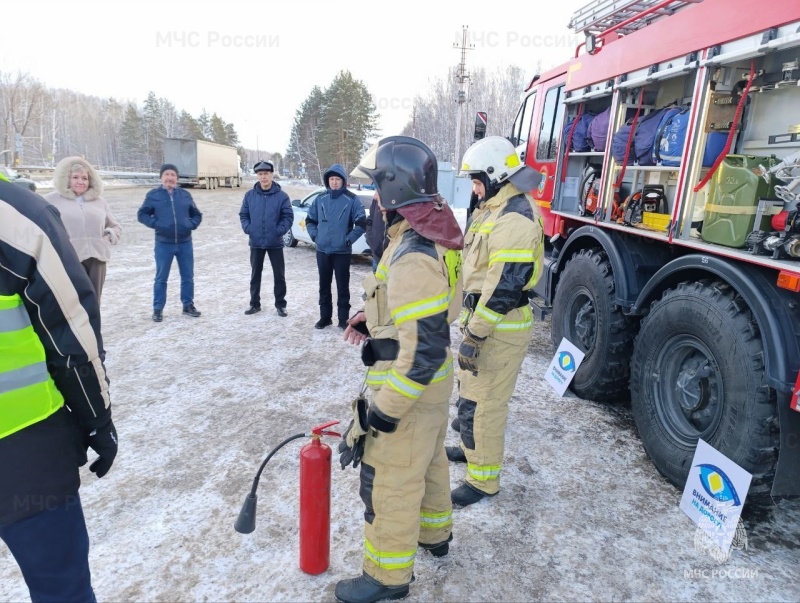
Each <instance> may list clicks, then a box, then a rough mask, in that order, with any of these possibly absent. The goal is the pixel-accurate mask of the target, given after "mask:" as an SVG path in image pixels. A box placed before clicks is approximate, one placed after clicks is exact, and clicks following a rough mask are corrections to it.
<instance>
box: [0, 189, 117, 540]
mask: <svg viewBox="0 0 800 603" xmlns="http://www.w3.org/2000/svg"><path fill="white" fill-rule="evenodd" d="M14 294H18V295H20V297H22V300H23V302H24V305H25V309H26V310H27V311H28V315H29V316H30V319H31V323H32V325H33V329H34V331H35V332H36V334H37V335H38V336H39V340H40V341H41V342H42V345H43V346H44V350H45V355H46V358H47V368H48V370H49V372H50V374H51V376H52V377H53V381H54V382H55V385H56V387H57V388H58V390H59V391H60V392H61V393H62V395H63V396H64V400H65V402H66V405H67V406H68V407H69V409H71V412H70V411H69V410H67V408H66V407H62V408H61V410H59V411H57V412H55V413H54V414H52V415H50V416H49V417H48V418H47V419H45V420H43V421H39V422H38V423H34V424H33V425H30V426H28V427H26V428H24V429H22V430H20V431H17V432H15V433H12V434H11V435H9V436H6V437H4V438H0V525H4V524H7V523H11V522H13V521H16V520H18V519H22V518H24V517H27V516H29V515H33V514H35V513H38V512H40V511H43V510H46V509H52V508H53V506H54V505H57V504H60V503H61V502H63V501H64V500H66V498H67V497H68V496H70V495H74V494H75V493H76V492H77V491H78V487H79V486H80V478H79V475H78V466H79V465H82V464H84V463H85V462H86V446H85V445H84V444H83V442H84V441H85V437H86V435H88V433H89V432H91V431H92V430H93V429H95V428H97V427H100V426H102V425H104V424H105V423H107V422H108V421H109V420H110V419H111V406H110V399H109V392H108V378H107V377H106V371H105V366H104V365H103V359H104V358H105V352H104V350H103V340H102V337H101V335H100V310H99V308H98V305H97V297H96V296H95V293H94V288H93V287H92V283H91V282H90V281H89V277H88V276H87V275H86V271H85V270H84V268H83V266H81V263H80V262H79V261H78V256H77V255H76V254H75V250H74V249H73V247H72V244H71V243H70V241H69V236H68V235H67V232H66V230H65V229H64V225H63V223H62V222H61V218H60V216H59V213H58V210H57V209H56V208H55V207H53V206H52V205H50V204H49V203H47V202H45V201H44V200H43V199H42V198H41V197H39V196H38V195H36V194H34V193H32V192H30V191H28V190H26V189H23V188H22V187H20V186H16V185H14V184H9V183H7V182H0V295H14Z"/></svg>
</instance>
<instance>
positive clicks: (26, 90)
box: [0, 71, 44, 165]
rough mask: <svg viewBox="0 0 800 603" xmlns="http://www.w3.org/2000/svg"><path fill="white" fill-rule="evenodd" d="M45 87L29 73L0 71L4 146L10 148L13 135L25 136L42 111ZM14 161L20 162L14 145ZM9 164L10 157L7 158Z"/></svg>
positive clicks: (0, 102)
mask: <svg viewBox="0 0 800 603" xmlns="http://www.w3.org/2000/svg"><path fill="white" fill-rule="evenodd" d="M43 90H44V88H43V87H42V85H41V83H39V82H38V81H37V80H35V79H33V78H32V77H31V76H30V75H28V74H27V73H22V72H21V71H17V73H16V74H15V75H12V74H10V73H2V72H0V118H1V119H2V120H3V125H4V135H3V146H4V147H5V148H6V149H9V148H10V145H11V140H10V139H11V137H12V136H13V137H14V140H15V141H16V137H17V135H19V136H21V137H24V136H25V134H26V132H27V131H28V127H29V126H30V125H31V123H32V121H33V120H34V119H37V118H38V117H39V114H40V113H39V112H40V111H41V102H40V96H41V95H42V92H43ZM13 155H14V163H15V164H16V163H19V159H20V157H19V151H18V149H17V147H16V144H15V145H14V153H13ZM6 165H8V158H6Z"/></svg>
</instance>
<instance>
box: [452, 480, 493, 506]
mask: <svg viewBox="0 0 800 603" xmlns="http://www.w3.org/2000/svg"><path fill="white" fill-rule="evenodd" d="M496 494H497V492H495V493H494V494H487V493H486V492H481V491H480V490H477V489H476V488H473V487H472V486H470V485H469V484H461V485H460V486H459V487H458V488H456V489H455V490H453V491H452V492H450V501H451V502H452V503H453V506H454V507H468V506H470V505H474V504H475V503H476V502H478V501H479V500H481V499H482V498H486V497H487V496H495V495H496Z"/></svg>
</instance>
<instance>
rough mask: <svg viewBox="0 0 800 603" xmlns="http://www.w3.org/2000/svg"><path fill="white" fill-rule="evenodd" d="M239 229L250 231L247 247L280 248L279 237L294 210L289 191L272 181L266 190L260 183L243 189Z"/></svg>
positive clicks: (289, 226)
mask: <svg viewBox="0 0 800 603" xmlns="http://www.w3.org/2000/svg"><path fill="white" fill-rule="evenodd" d="M239 220H240V221H241V223H242V230H243V231H244V232H245V234H247V235H250V247H254V248H256V249H280V248H281V247H283V240H282V238H281V237H283V235H285V234H286V233H287V232H289V229H290V228H291V227H292V222H294V212H293V211H292V203H291V201H289V195H287V194H286V193H285V192H283V191H282V190H281V186H280V185H279V184H278V183H277V182H273V183H272V186H270V187H269V188H268V189H267V190H263V189H262V188H261V183H260V182H256V185H255V186H254V187H253V188H252V189H251V190H249V191H247V193H245V196H244V201H242V208H241V209H240V210H239Z"/></svg>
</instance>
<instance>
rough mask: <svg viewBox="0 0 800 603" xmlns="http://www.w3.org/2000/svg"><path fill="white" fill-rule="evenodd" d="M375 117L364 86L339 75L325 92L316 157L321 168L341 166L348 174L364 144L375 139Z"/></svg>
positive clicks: (370, 96)
mask: <svg viewBox="0 0 800 603" xmlns="http://www.w3.org/2000/svg"><path fill="white" fill-rule="evenodd" d="M377 123H378V115H377V112H376V109H375V103H374V102H373V100H372V95H371V94H370V93H369V90H368V89H367V87H366V85H365V84H364V83H363V82H361V81H360V80H356V79H354V78H353V76H352V74H351V73H350V72H349V71H341V72H339V74H338V75H337V76H336V77H335V78H334V80H333V82H331V85H330V86H329V87H328V88H327V89H326V91H325V110H324V112H323V113H322V117H321V120H320V135H319V155H320V161H321V163H322V164H323V165H325V166H328V165H331V164H332V163H340V164H342V165H343V166H344V168H345V170H346V171H347V172H349V171H350V169H351V167H353V166H355V165H357V164H358V161H359V159H361V155H362V151H363V148H364V143H365V142H366V140H367V139H368V138H370V137H372V136H374V135H375V132H376V128H377Z"/></svg>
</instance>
